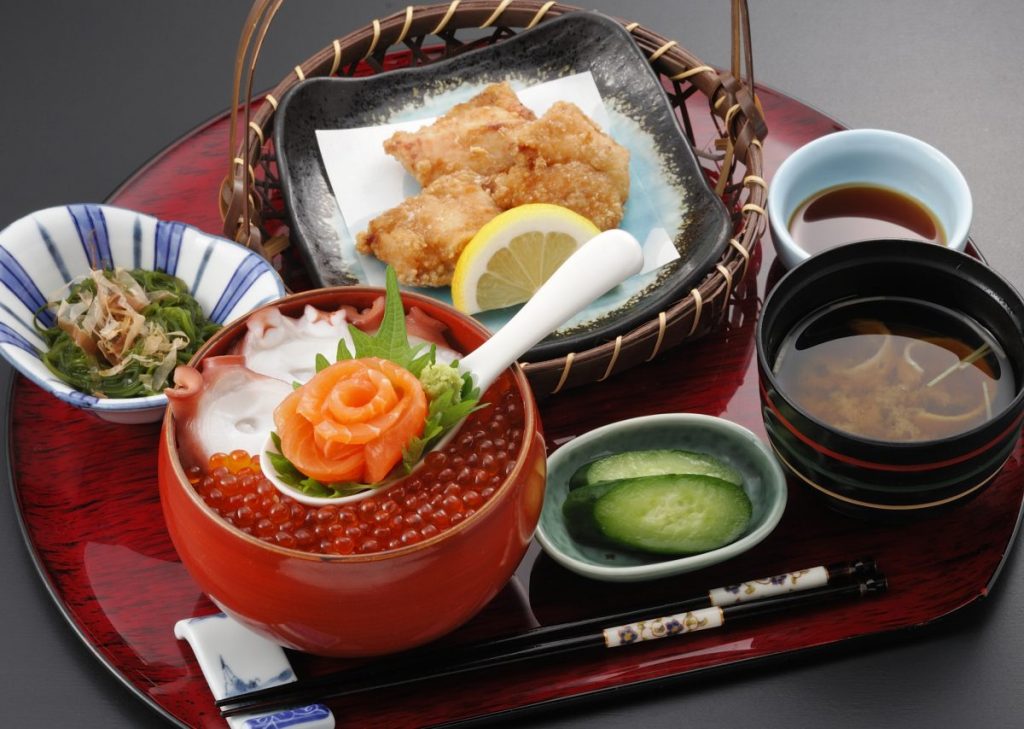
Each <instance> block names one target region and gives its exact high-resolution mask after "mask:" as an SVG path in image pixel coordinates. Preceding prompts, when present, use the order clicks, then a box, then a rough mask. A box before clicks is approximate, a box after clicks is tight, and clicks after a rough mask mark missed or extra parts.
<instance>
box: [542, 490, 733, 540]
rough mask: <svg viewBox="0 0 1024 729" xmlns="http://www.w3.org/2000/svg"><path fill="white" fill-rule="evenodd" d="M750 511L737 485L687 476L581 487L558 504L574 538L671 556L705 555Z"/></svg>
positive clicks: (730, 533)
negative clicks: (562, 502)
mask: <svg viewBox="0 0 1024 729" xmlns="http://www.w3.org/2000/svg"><path fill="white" fill-rule="evenodd" d="M751 512H752V507H751V504H750V499H749V498H747V495H746V493H745V492H744V491H743V489H742V488H741V487H740V486H738V485H737V484H735V483H730V482H728V481H725V480H723V479H721V478H715V477H713V476H701V475H693V474H682V475H680V474H674V475H660V476H640V477H637V478H627V479H620V480H617V481H603V482H599V483H595V484H591V485H589V486H581V487H580V488H578V489H576V490H574V491H572V492H570V493H569V496H568V498H567V499H566V500H565V503H564V504H563V506H562V514H563V516H564V517H565V522H566V527H567V528H568V530H569V533H570V535H572V536H573V538H575V539H578V540H580V541H583V542H590V543H593V544H599V545H610V546H618V547H627V548H630V549H637V550H641V551H645V552H653V553H656V554H673V555H678V554H695V553H698V552H708V551H710V550H712V549H718V548H719V547H722V546H725V545H726V544H729V543H730V542H733V541H735V540H736V539H737V538H738V537H739V536H740V535H742V534H743V531H744V529H746V527H747V524H748V523H749V521H750V516H751Z"/></svg>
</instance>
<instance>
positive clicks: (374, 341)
mask: <svg viewBox="0 0 1024 729" xmlns="http://www.w3.org/2000/svg"><path fill="white" fill-rule="evenodd" d="M386 278H387V283H386V295H385V297H384V318H383V319H381V322H380V328H379V329H377V333H376V334H367V333H366V332H364V331H363V330H362V329H360V328H359V327H357V326H354V325H352V324H349V325H348V330H349V333H351V335H352V344H353V345H355V357H354V358H355V359H362V358H363V357H379V358H381V359H389V360H391V361H392V362H394V363H395V364H397V365H401V366H402V367H404V368H405V369H407V370H409V371H410V372H412V373H413V375H415V376H416V377H419V374H420V371H421V370H422V369H423V368H424V367H425V366H426V365H427V364H428V362H429V361H431V360H430V356H431V353H430V352H427V354H425V355H424V354H421V353H420V350H421V349H423V345H417V346H415V347H413V346H412V345H410V344H409V335H408V332H406V329H405V308H404V307H403V306H402V293H401V291H399V289H398V276H397V274H395V269H393V268H392V267H391V266H388V269H387V277H386ZM338 352H339V355H341V354H348V347H345V348H344V351H342V344H339V345H338ZM339 359H353V358H352V357H339Z"/></svg>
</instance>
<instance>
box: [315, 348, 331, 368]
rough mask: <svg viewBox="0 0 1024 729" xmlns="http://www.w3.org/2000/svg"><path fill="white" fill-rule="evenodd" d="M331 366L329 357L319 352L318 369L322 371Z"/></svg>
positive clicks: (317, 357) (317, 358)
mask: <svg viewBox="0 0 1024 729" xmlns="http://www.w3.org/2000/svg"><path fill="white" fill-rule="evenodd" d="M330 366H331V363H330V362H328V361H327V358H326V357H324V356H323V355H322V354H320V353H319V352H317V354H316V371H317V372H322V371H323V370H325V369H327V368H328V367H330Z"/></svg>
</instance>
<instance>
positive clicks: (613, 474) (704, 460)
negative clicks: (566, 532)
mask: <svg viewBox="0 0 1024 729" xmlns="http://www.w3.org/2000/svg"><path fill="white" fill-rule="evenodd" d="M670 473H671V474H684V473H692V474H696V475H703V476H714V477H715V478H720V479H722V480H723V481H728V482H729V483H733V484H736V485H737V486H740V485H742V483H743V477H742V476H741V475H740V473H739V471H737V470H736V469H735V468H732V467H731V466H728V465H727V464H725V463H723V462H722V461H721V460H719V459H718V458H715V457H713V456H709V455H707V454H705V453H693V452H692V451H683V450H670V449H665V450H646V451H625V452H623V453H616V454H614V455H611V456H607V457H605V458H600V459H598V460H596V461H592V462H590V463H588V464H587V465H585V466H582V467H581V468H580V469H579V470H577V471H576V473H574V474H573V475H572V478H570V479H569V489H570V490H571V489H577V488H579V487H581V486H587V485H589V484H592V483H599V482H601V481H617V480H619V479H623V478H636V477H638V476H661V475H665V474H670Z"/></svg>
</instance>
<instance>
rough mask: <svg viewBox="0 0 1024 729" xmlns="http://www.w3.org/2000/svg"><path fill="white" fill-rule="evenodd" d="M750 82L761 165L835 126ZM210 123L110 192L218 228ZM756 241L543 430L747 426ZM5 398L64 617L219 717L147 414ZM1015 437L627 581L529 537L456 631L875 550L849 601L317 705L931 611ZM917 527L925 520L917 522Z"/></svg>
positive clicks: (979, 559) (614, 606)
mask: <svg viewBox="0 0 1024 729" xmlns="http://www.w3.org/2000/svg"><path fill="white" fill-rule="evenodd" d="M760 98H761V100H762V103H763V105H764V109H765V114H766V116H767V119H768V123H769V126H770V128H771V134H770V136H769V138H768V140H767V142H766V144H765V158H766V170H767V172H768V173H771V172H772V171H773V170H774V169H775V168H776V167H777V166H778V164H779V162H780V161H781V160H782V159H783V158H785V156H786V155H788V154H789V153H790V152H791V151H792V150H793V149H795V148H796V147H798V146H800V145H802V144H804V143H806V142H807V141H809V140H811V139H813V138H815V137H818V136H821V135H822V134H825V133H827V132H829V131H833V130H836V129H838V128H840V127H839V125H838V124H836V123H835V122H834V121H832V120H830V119H828V118H827V117H825V116H823V115H822V114H820V113H818V112H816V111H814V110H812V109H809V108H807V107H806V106H803V105H801V104H799V103H797V102H795V101H793V100H791V99H788V98H786V97H784V96H782V95H780V94H778V93H774V92H771V91H770V90H767V89H762V90H761V93H760ZM695 112H696V113H694V114H692V115H691V118H693V119H697V120H699V119H702V118H705V119H707V120H708V123H709V124H710V118H709V117H708V115H707V113H706V111H705V110H703V109H695ZM227 127H228V123H227V121H226V120H225V119H224V118H218V119H216V120H214V121H212V122H210V123H208V124H206V125H205V126H203V127H201V128H200V129H198V130H196V131H195V132H193V133H192V134H190V135H189V136H188V137H186V138H185V139H183V140H182V141H180V142H178V143H177V144H176V145H174V146H173V147H171V148H170V149H168V150H166V151H164V152H163V153H161V154H160V155H159V156H158V157H157V158H156V159H154V160H153V161H152V162H151V163H150V164H149V165H147V166H146V167H145V168H144V169H142V170H141V171H140V172H139V173H137V174H136V175H135V176H134V177H133V178H132V179H131V180H129V181H128V182H127V183H126V184H125V185H124V186H123V187H122V188H121V189H120V190H119V191H118V192H117V193H116V194H115V195H114V196H113V198H112V200H111V202H113V203H114V204H117V205H122V206H124V207H129V208H134V209H138V210H142V211H145V212H147V213H151V214H153V215H156V216H159V217H161V218H169V219H177V220H184V221H186V222H189V223H192V224H194V225H197V226H199V227H200V228H203V229H205V230H208V231H211V232H216V231H218V230H219V228H220V219H219V217H218V214H217V210H216V199H215V191H216V190H217V187H218V185H219V183H220V180H221V177H222V175H223V174H224V160H225V150H226V148H227ZM704 132H705V133H707V132H708V130H704ZM700 134H701V131H700V130H698V138H699V135H700ZM773 260H774V257H773V253H772V250H771V246H770V244H769V243H768V242H767V241H766V242H765V245H763V246H762V248H761V252H760V253H759V254H758V255H757V256H755V257H754V259H753V260H752V267H753V269H755V270H754V271H752V275H751V276H750V277H748V280H747V282H746V284H745V285H743V286H741V287H740V288H739V290H738V292H737V294H736V296H735V299H734V302H733V305H732V308H731V311H730V312H729V314H728V321H727V324H726V326H724V327H723V328H722V329H721V331H719V332H718V333H716V334H714V335H712V336H709V337H706V338H705V339H703V340H700V341H698V342H693V343H688V344H686V345H684V346H682V347H679V348H677V349H675V350H672V351H670V352H667V353H665V354H664V355H662V356H660V357H659V358H658V359H656V360H655V361H653V362H650V363H648V364H646V365H644V366H642V367H638V368H636V369H634V370H631V371H629V372H626V373H623V374H621V375H617V376H615V377H614V378H612V379H610V380H608V381H607V382H604V383H599V384H595V385H590V386H587V387H583V388H580V389H576V390H571V391H568V392H564V393H561V394H559V395H557V396H555V397H553V398H552V399H550V400H549V401H548V402H547V403H546V404H543V405H542V415H543V421H544V429H545V432H546V434H547V437H548V442H549V445H550V446H551V447H552V448H555V447H557V446H558V444H560V443H563V442H565V441H566V440H567V439H569V438H571V437H572V436H574V435H578V434H580V433H583V432H586V431H588V430H590V429H592V428H595V427H597V426H599V425H603V424H605V423H608V422H611V421H614V420H619V419H623V418H628V417H634V416H637V415H643V414H648V413H655V412H680V411H682V412H698V413H707V414H711V415H718V416H722V417H725V418H728V419H730V420H732V421H735V422H737V423H740V424H742V425H745V426H746V427H748V428H751V429H752V430H754V431H755V432H757V433H759V434H760V435H762V437H763V435H764V430H763V427H762V423H761V416H760V406H759V401H758V393H757V367H756V360H755V357H754V342H753V329H754V322H755V319H756V316H757V312H758V307H759V304H760V301H761V299H762V297H763V295H764V291H765V287H766V284H767V282H769V281H770V280H773V279H774V278H777V277H778V275H779V274H780V273H781V271H780V270H779V267H778V266H777V265H774V264H773ZM755 273H756V279H755V275H754V274H755ZM8 412H9V413H10V417H11V420H12V422H11V434H12V435H11V443H10V445H9V447H10V449H11V462H12V464H13V466H12V468H13V489H14V495H15V500H16V503H17V505H18V508H19V510H20V513H21V516H22V520H23V525H24V530H25V536H26V540H27V542H28V545H29V548H30V549H31V550H32V552H33V556H34V558H35V560H36V563H37V564H38V567H39V571H40V573H41V575H42V577H43V579H44V580H45V582H46V583H47V585H48V587H49V588H50V590H51V592H52V594H53V595H54V598H55V599H56V601H57V602H58V604H59V605H60V607H61V609H62V610H63V612H64V613H65V614H66V616H67V618H68V620H69V621H70V623H71V624H72V626H73V627H74V629H75V630H76V631H77V632H78V633H79V634H80V635H81V637H82V638H83V640H85V641H86V643H88V645H89V646H90V647H91V648H92V649H93V651H94V652H95V653H96V655H97V656H98V657H99V658H100V660H101V661H103V662H104V664H106V666H107V667H108V668H110V670H111V671H113V672H114V673H115V674H116V675H117V676H119V677H120V678H121V679H122V680H123V682H124V683H125V684H126V685H127V686H128V687H129V688H131V689H132V690H133V691H135V692H136V693H137V694H138V695H139V696H141V697H142V698H143V699H144V700H145V701H147V702H148V703H150V704H151V705H152V706H153V707H154V708H155V709H157V710H158V711H160V712H161V713H162V714H164V715H165V716H166V717H167V718H169V719H171V720H172V721H174V722H177V723H179V724H182V725H187V726H196V727H223V726H224V723H223V721H222V720H221V719H220V718H219V716H218V714H217V712H216V710H215V708H214V706H213V700H212V696H211V694H210V692H209V690H208V688H207V686H206V683H205V681H204V680H203V678H202V676H201V674H200V672H199V668H198V666H197V664H196V662H195V660H194V659H193V657H192V654H191V651H190V649H189V648H188V646H187V645H185V644H184V643H180V642H179V641H177V640H175V639H174V636H173V635H172V626H173V624H174V622H175V621H176V620H178V619H180V618H184V617H189V616H194V615H203V614H208V613H210V612H214V611H215V608H214V606H213V605H212V604H211V603H210V602H209V601H208V600H207V599H206V598H205V596H204V595H203V594H202V593H200V591H199V589H198V587H196V585H195V584H194V583H193V582H192V580H191V579H190V578H189V576H188V574H187V573H186V572H185V570H184V568H183V567H182V566H181V564H180V563H179V561H178V559H177V556H176V554H175V552H174V549H173V548H172V546H171V543H170V540H169V538H168V536H167V533H166V531H165V529H164V526H163V519H162V515H161V511H160V503H159V498H158V494H157V487H156V457H155V453H156V442H157V426H156V425H153V426H118V425H112V424H109V423H102V422H99V421H97V420H95V419H93V418H91V417H89V416H87V415H84V414H83V413H81V412H80V411H78V410H75V409H72V408H70V407H68V406H65V405H63V404H62V403H60V402H58V401H57V400H55V399H53V398H51V397H49V396H47V395H46V394H44V393H43V392H42V391H40V390H38V389H37V388H36V387H35V386H33V385H32V384H31V383H29V382H28V381H26V380H24V379H22V378H18V379H17V380H16V382H15V385H14V388H13V393H12V394H11V402H10V403H9V408H8ZM1021 456H1022V448H1021V446H1020V444H1018V447H1017V449H1016V450H1015V451H1014V452H1013V454H1012V456H1011V458H1010V460H1009V462H1008V463H1007V466H1006V468H1005V469H1004V471H1003V472H1002V473H1001V475H1000V476H999V477H998V478H997V479H996V480H995V481H994V482H993V483H992V485H991V486H990V487H989V488H988V490H987V491H985V492H984V493H982V494H981V495H980V496H979V497H978V498H976V499H975V500H973V501H971V502H970V503H968V504H964V505H963V506H962V507H960V508H958V509H957V510H956V511H954V512H951V513H949V514H948V515H946V516H940V517H936V518H932V519H930V520H927V521H923V522H920V523H917V524H913V525H910V526H901V527H886V526H873V525H866V524H863V523H860V522H856V521H852V520H850V519H848V518H845V517H842V516H839V515H837V514H834V513H832V512H830V511H828V510H827V509H826V508H824V506H822V505H821V504H820V503H819V502H818V501H817V498H816V497H815V496H814V495H813V494H811V493H809V491H808V490H807V489H806V488H804V487H802V486H799V485H798V484H796V483H791V484H790V503H789V507H788V509H787V511H786V514H785V516H784V518H783V520H782V522H781V524H780V525H779V527H778V528H777V529H776V531H775V532H774V534H772V535H771V536H770V537H769V538H768V539H767V540H766V541H765V542H763V543H762V544H761V545H760V546H759V547H757V548H756V549H754V550H752V551H751V552H749V553H748V554H746V555H744V556H742V557H740V558H738V559H735V560H732V561H730V562H727V563H725V564H722V565H719V566H717V567H715V568H712V569H708V570H703V571H700V572H696V573H693V574H689V575H684V576H681V577H677V578H672V579H669V580H664V581H660V582H654V583H647V584H642V585H631V586H630V588H629V589H628V590H627V589H623V588H622V587H621V586H617V585H614V584H607V583H598V582H591V581H588V580H586V579H584V578H581V577H577V576H575V575H573V574H571V573H569V572H567V571H565V570H564V569H562V568H561V567H559V566H557V565H556V564H555V563H554V562H553V561H552V560H550V559H549V558H547V557H546V556H545V555H543V554H542V553H541V552H540V550H539V549H538V548H537V547H536V545H534V546H533V547H532V548H531V550H530V552H529V554H528V555H527V557H526V559H525V560H524V562H523V564H522V565H521V566H520V569H519V570H518V572H517V575H516V577H515V579H513V580H512V582H511V583H510V584H509V586H508V588H507V589H506V590H505V591H504V592H503V593H502V594H501V595H499V597H498V598H496V599H495V601H494V602H493V603H492V604H491V605H489V606H488V607H487V608H486V609H485V610H484V611H483V613H481V615H480V616H479V617H478V618H476V619H475V620H474V621H473V623H472V624H471V626H470V630H471V631H472V632H473V633H475V634H476V635H478V636H483V635H488V634H492V635H493V634H499V633H506V632H509V631H515V630H518V629H523V628H526V627H530V626H533V625H536V624H537V623H541V624H547V623H553V622H559V621H564V620H570V619H574V618H580V617H585V616H588V615H596V614H601V613H605V612H612V611H614V610H619V609H625V608H629V607H639V606H642V605H644V604H657V603H662V602H666V601H667V600H670V599H673V598H674V597H684V596H690V595H693V594H698V593H700V592H701V591H704V590H706V589H708V588H710V587H714V586H718V585H722V584H728V583H733V582H737V581H739V580H742V579H747V578H755V577H762V576H767V575H771V574H775V573H780V572H784V571H788V570H792V569H799V568H803V567H808V566H811V565H813V564H819V563H828V562H834V561H840V560H845V559H850V558H855V557H860V556H864V555H871V556H874V557H875V558H876V559H877V560H878V561H879V563H880V564H881V565H882V567H883V568H884V569H885V571H886V573H887V574H888V576H889V578H890V582H891V591H890V592H889V593H888V594H886V595H884V596H882V597H880V598H876V599H872V600H870V601H867V602H861V603H854V604H850V603H844V604H835V605H832V606H829V607H826V608H822V609H817V610H815V611H814V612H813V613H801V614H799V615H787V616H781V617H775V618H770V619H763V620H760V621H751V622H747V623H739V624H738V626H737V627H730V628H726V629H724V630H721V631H712V632H709V633H698V634H696V635H694V636H692V637H687V638H685V639H683V638H680V639H676V640H665V641H657V642H655V643H652V644H644V645H640V646H635V647H631V648H628V649H621V650H616V651H608V652H598V653H596V654H595V653H587V652H583V653H575V654H569V655H566V656H565V657H563V658H559V659H555V660H546V661H543V662H538V663H531V664H524V665H520V666H515V667H511V668H506V669H503V670H501V671H500V672H494V673H487V672H478V673H475V674H473V675H472V676H471V677H470V678H466V677H459V678H458V679H452V680H447V681H444V680H434V681H430V682H427V683H425V684H421V685H419V686H418V687H415V688H407V689H401V690H394V689H392V690H387V691H384V692H377V693H371V694H367V695H363V696H357V697H350V698H348V699H346V700H345V702H344V705H343V706H336V707H334V708H335V713H336V714H337V715H338V716H339V717H340V719H339V721H340V723H341V724H343V725H345V726H359V727H407V726H421V725H434V724H444V723H448V722H454V721H460V720H465V719H471V718H475V717H482V716H487V715H494V714H500V713H506V712H511V711H515V710H518V709H522V708H524V707H527V706H537V705H541V704H544V703H546V702H554V701H560V700H565V699H571V698H579V697H585V696H592V695H594V694H596V693H599V692H602V691H605V690H608V689H612V688H621V687H625V686H635V685H644V684H652V683H654V682H657V681H659V680H664V679H668V678H671V677H677V676H682V675H686V674H694V673H696V672H700V671H704V670H706V669H709V668H718V667H724V666H728V665H735V664H739V663H741V662H743V663H745V662H749V661H751V660H752V659H765V658H770V657H778V656H782V655H785V654H789V653H792V652H794V651H802V650H806V649H810V648H816V647H823V646H829V645H835V644H837V643H840V642H844V641H849V640H851V639H854V638H859V637H865V636H870V635H877V634H880V633H884V632H889V631H894V630H898V629H903V628H909V627H913V626H920V625H923V624H925V623H928V622H931V621H934V620H936V619H937V618H939V617H941V616H943V615H947V614H949V613H951V612H953V611H955V610H958V609H960V608H962V607H964V606H966V605H968V604H970V603H972V602H974V601H975V600H977V599H979V598H980V597H983V596H985V595H986V594H987V593H988V591H989V589H990V588H991V586H992V584H993V583H994V581H995V579H996V577H997V576H998V573H999V569H1000V567H1001V565H1002V562H1003V558H1004V555H1005V553H1006V551H1007V550H1008V548H1009V547H1010V545H1012V543H1013V539H1014V536H1015V534H1016V528H1017V524H1018V521H1019V518H1020V513H1021V499H1022V491H1021V482H1022V479H1021V476H1022V475H1024V474H1022V468H1021ZM936 534H941V535H942V538H941V539H935V538H934V536H935V535H936ZM292 660H293V663H294V664H295V666H296V669H297V670H298V671H299V673H300V675H301V674H302V673H304V672H319V671H323V670H327V669H330V668H333V667H339V666H340V664H341V662H340V661H336V660H335V661H329V660H326V659H317V658H313V657H310V656H303V655H294V654H293V656H292Z"/></svg>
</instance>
